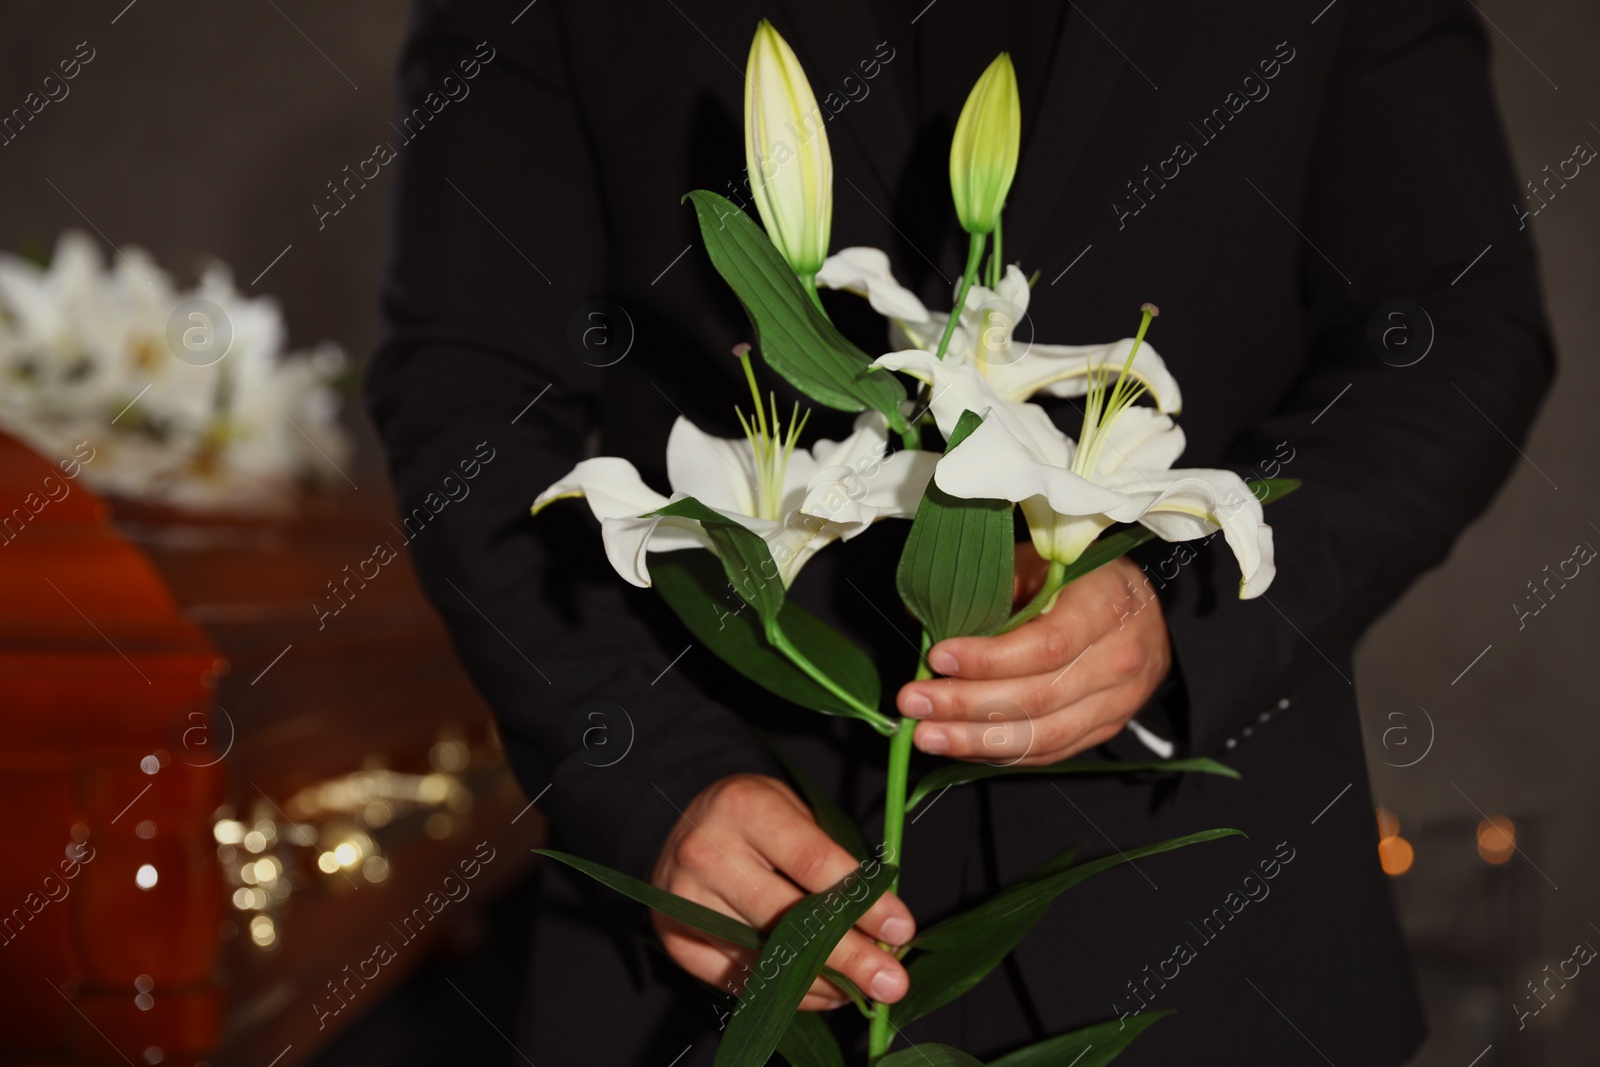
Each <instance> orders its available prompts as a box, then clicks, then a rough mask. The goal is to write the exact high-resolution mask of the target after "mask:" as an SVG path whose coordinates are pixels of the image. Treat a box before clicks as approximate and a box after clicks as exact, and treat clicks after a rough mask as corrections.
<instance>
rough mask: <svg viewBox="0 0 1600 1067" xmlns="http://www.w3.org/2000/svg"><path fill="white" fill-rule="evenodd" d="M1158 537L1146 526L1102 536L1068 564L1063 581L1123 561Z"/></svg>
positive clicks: (1125, 527)
mask: <svg viewBox="0 0 1600 1067" xmlns="http://www.w3.org/2000/svg"><path fill="white" fill-rule="evenodd" d="M1155 535H1156V532H1155V531H1154V530H1151V529H1148V528H1146V527H1144V526H1138V525H1134V526H1124V527H1123V528H1122V529H1120V530H1117V531H1116V532H1114V533H1109V534H1101V535H1100V539H1099V540H1097V541H1095V543H1094V544H1092V545H1090V546H1089V547H1088V548H1086V549H1084V551H1083V555H1081V556H1079V557H1078V558H1077V559H1075V560H1073V561H1072V562H1071V563H1069V564H1067V569H1066V573H1065V574H1063V575H1062V581H1064V582H1070V581H1072V580H1073V579H1074V578H1081V577H1083V576H1084V575H1085V574H1088V573H1089V572H1090V571H1093V570H1099V569H1100V568H1101V567H1104V566H1105V565H1106V564H1107V563H1110V562H1111V561H1112V560H1114V559H1121V558H1122V557H1123V556H1126V555H1127V554H1128V553H1129V552H1132V551H1133V550H1134V549H1136V548H1138V547H1139V546H1140V545H1142V544H1144V543H1145V542H1146V541H1148V540H1150V539H1151V538H1152V537H1154V536H1155Z"/></svg>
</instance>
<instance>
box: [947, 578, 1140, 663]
mask: <svg viewBox="0 0 1600 1067" xmlns="http://www.w3.org/2000/svg"><path fill="white" fill-rule="evenodd" d="M1154 604H1156V601H1155V600H1154V596H1153V594H1145V593H1142V592H1141V591H1140V590H1139V588H1138V587H1137V585H1136V584H1135V583H1134V582H1132V581H1130V580H1128V579H1127V578H1126V576H1125V575H1124V574H1123V569H1122V568H1118V567H1117V565H1116V564H1112V565H1111V566H1108V567H1106V568H1104V569H1103V570H1101V571H1096V572H1093V573H1091V574H1089V575H1087V576H1085V577H1083V578H1080V579H1078V580H1077V581H1075V582H1072V583H1070V584H1068V585H1067V587H1066V588H1065V589H1063V590H1062V591H1061V595H1060V597H1059V598H1058V599H1057V600H1056V604H1055V606H1054V607H1053V608H1051V609H1050V611H1048V612H1046V613H1045V614H1043V615H1040V616H1039V617H1038V618H1036V619H1032V620H1030V621H1029V622H1026V623H1024V624H1023V625H1021V626H1019V627H1017V628H1016V629H1015V630H1013V631H1011V632H1010V633H1007V634H1001V635H999V636H997V637H952V638H948V639H946V640H944V641H940V642H939V643H938V644H936V645H934V646H933V647H932V648H931V649H929V650H928V665H929V666H930V667H932V668H933V669H934V670H935V671H938V672H939V673H940V674H942V675H945V676H947V677H957V676H959V677H961V678H1015V677H1020V676H1022V675H1026V674H1040V673H1043V672H1045V671H1057V670H1060V669H1061V668H1062V667H1065V666H1067V665H1068V664H1069V663H1071V662H1072V660H1073V659H1075V658H1076V657H1077V656H1080V655H1082V653H1083V651H1084V649H1086V648H1087V647H1088V646H1089V645H1091V644H1095V643H1097V642H1098V641H1100V640H1101V638H1102V636H1104V635H1106V634H1109V633H1114V632H1118V631H1122V630H1124V629H1125V628H1126V627H1127V625H1128V623H1129V622H1130V620H1132V619H1134V618H1136V617H1137V616H1139V615H1140V614H1142V613H1143V612H1144V611H1145V610H1146V609H1147V608H1150V607H1151V605H1154ZM1153 610H1154V611H1155V612H1157V613H1159V612H1160V610H1161V609H1160V607H1159V606H1156V607H1154V608H1153Z"/></svg>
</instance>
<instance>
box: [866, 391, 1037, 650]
mask: <svg viewBox="0 0 1600 1067" xmlns="http://www.w3.org/2000/svg"><path fill="white" fill-rule="evenodd" d="M982 421H983V420H982V419H981V418H980V417H979V416H978V415H976V414H974V413H973V412H971V411H967V412H963V413H962V415H961V421H960V422H958V423H957V424H956V426H955V429H954V430H953V431H952V432H951V434H950V443H949V446H948V449H947V453H948V452H949V451H953V450H955V449H956V448H958V447H959V446H960V445H961V442H962V441H964V440H966V438H967V435H968V434H970V433H972V431H973V430H975V429H977V428H978V426H979V424H980V423H982ZM1011 511H1012V504H1011V503H1010V502H1009V501H1005V500H965V499H962V498H960V497H954V496H951V495H950V494H949V493H946V492H945V491H944V490H942V489H940V488H939V487H938V486H937V485H935V484H933V483H932V482H929V483H928V488H927V492H926V493H925V494H924V496H923V498H922V503H921V504H919V505H918V506H917V517H916V519H915V520H913V522H912V523H911V532H910V534H908V535H907V536H906V547H905V550H904V551H903V552H901V554H900V565H899V567H898V568H897V569H896V570H895V588H897V589H898V590H899V591H900V599H901V600H903V601H905V604H906V608H907V609H908V610H910V612H911V614H912V615H914V616H915V617H916V619H917V621H918V622H920V623H922V628H923V629H924V630H926V631H927V633H928V637H929V638H930V639H931V640H933V641H942V640H944V639H945V638H947V637H956V636H964V635H968V634H987V633H992V632H994V631H995V630H997V629H998V628H999V627H1000V626H1001V624H1003V623H1004V622H1005V621H1006V618H1007V617H1008V616H1009V615H1010V614H1011V601H1012V595H1013V592H1014V590H1015V584H1014V560H1015V556H1016V533H1015V528H1014V526H1013V524H1012V518H1011Z"/></svg>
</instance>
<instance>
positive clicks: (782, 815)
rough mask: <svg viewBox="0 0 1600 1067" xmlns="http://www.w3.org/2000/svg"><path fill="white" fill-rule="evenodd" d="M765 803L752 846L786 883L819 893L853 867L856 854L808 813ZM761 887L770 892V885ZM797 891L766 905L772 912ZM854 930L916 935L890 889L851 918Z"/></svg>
mask: <svg viewBox="0 0 1600 1067" xmlns="http://www.w3.org/2000/svg"><path fill="white" fill-rule="evenodd" d="M768 806H770V807H771V808H772V809H773V810H770V811H766V812H761V813H758V814H757V818H759V819H761V820H762V825H763V828H764V831H765V832H764V833H763V834H762V836H761V837H760V839H759V840H758V841H753V842H752V845H753V847H755V848H756V849H758V850H759V852H760V854H761V856H762V857H763V858H764V859H765V860H766V861H767V862H768V863H770V864H771V866H772V867H773V868H774V869H775V870H777V871H778V872H779V873H781V874H782V875H784V876H785V877H786V878H787V879H789V881H791V882H793V883H795V884H796V885H798V886H800V887H801V888H802V889H804V890H805V891H806V892H808V893H820V892H822V891H824V890H826V889H831V888H832V887H833V886H835V885H837V884H838V883H839V882H840V880H842V879H843V878H844V877H845V876H846V875H848V874H850V873H851V872H852V871H855V870H857V869H859V867H860V864H859V863H857V862H856V858H855V857H854V856H852V855H850V853H849V852H847V851H846V850H845V849H844V848H843V846H841V845H839V844H838V843H837V842H836V841H834V840H833V838H831V837H829V836H828V835H827V833H825V832H824V831H823V830H822V828H821V827H819V826H818V825H817V823H816V820H815V819H814V818H812V816H811V814H810V813H809V812H803V813H802V812H796V811H793V810H792V809H788V810H785V808H783V807H780V806H779V805H777V804H772V805H768ZM767 888H768V889H769V890H770V887H767ZM790 888H791V891H793V889H792V887H790ZM800 895H801V894H800V893H798V892H795V893H794V898H793V899H790V900H782V901H774V900H772V899H770V898H769V899H768V900H767V903H768V904H771V903H776V905H777V906H776V908H775V909H774V911H773V914H774V915H776V914H777V913H778V912H779V911H781V910H784V909H787V908H788V907H789V906H791V905H792V904H793V903H794V901H795V900H797V899H799V897H800ZM856 928H857V929H859V930H861V931H862V932H863V933H866V934H868V935H869V936H871V937H872V938H874V939H876V940H879V941H885V942H888V943H889V944H891V945H904V944H906V943H907V942H908V941H910V940H911V939H912V937H914V936H915V935H916V929H917V928H916V921H915V920H914V919H913V918H912V917H911V909H910V908H907V907H906V906H905V904H904V902H902V901H901V900H900V898H899V897H897V896H895V895H894V894H892V893H885V894H884V895H883V896H881V897H879V898H878V899H877V900H876V901H874V902H873V905H872V907H870V908H868V909H867V911H866V912H865V913H864V914H863V915H862V916H861V918H860V919H858V920H856Z"/></svg>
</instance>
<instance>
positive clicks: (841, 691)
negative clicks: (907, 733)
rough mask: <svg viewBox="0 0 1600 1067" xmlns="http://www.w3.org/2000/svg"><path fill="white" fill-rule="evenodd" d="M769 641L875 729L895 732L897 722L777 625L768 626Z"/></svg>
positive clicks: (884, 732) (889, 732)
mask: <svg viewBox="0 0 1600 1067" xmlns="http://www.w3.org/2000/svg"><path fill="white" fill-rule="evenodd" d="M767 641H768V642H769V643H771V645H772V647H773V648H775V649H777V650H778V651H779V652H782V653H783V654H784V656H786V657H787V658H788V660H789V662H790V663H793V664H794V665H795V666H796V667H799V668H800V669H801V670H802V671H804V672H805V673H806V674H807V675H808V676H809V677H810V678H811V680H812V681H813V682H816V683H817V684H818V685H820V686H822V688H824V689H826V690H827V691H828V692H830V693H832V694H833V695H834V696H836V697H838V698H839V699H840V700H842V701H844V703H845V704H846V705H848V706H849V707H850V709H851V710H852V711H854V712H855V713H856V714H857V715H859V716H861V717H862V718H863V719H865V720H866V721H867V722H868V723H870V724H871V725H872V728H873V729H874V730H877V731H878V732H879V733H880V734H883V735H884V736H885V737H889V736H891V735H892V734H893V733H894V732H895V724H894V723H893V722H892V721H891V720H890V719H889V717H888V716H887V715H885V714H884V713H883V712H881V711H879V710H878V709H877V708H874V707H871V706H870V705H868V704H866V703H863V702H862V701H861V700H860V699H859V698H857V697H856V695H855V694H854V693H852V692H850V691H849V690H848V689H846V688H845V687H844V686H842V685H840V684H839V683H838V682H836V681H834V680H833V679H832V678H830V677H828V675H827V674H826V673H825V672H824V671H823V670H822V668H820V667H818V666H817V665H816V664H815V663H812V662H811V661H810V660H809V659H807V658H806V656H805V653H803V652H801V651H800V650H799V649H798V648H795V647H794V645H793V644H792V643H791V642H790V641H789V637H788V635H787V634H785V633H784V632H783V631H782V630H781V629H779V628H778V627H777V626H776V625H773V626H769V627H768V628H767Z"/></svg>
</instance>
